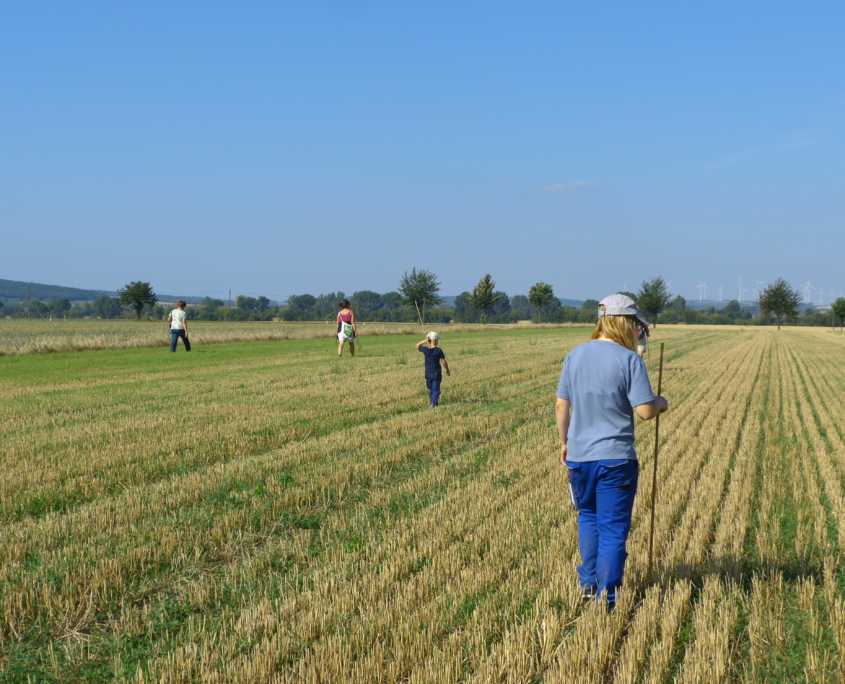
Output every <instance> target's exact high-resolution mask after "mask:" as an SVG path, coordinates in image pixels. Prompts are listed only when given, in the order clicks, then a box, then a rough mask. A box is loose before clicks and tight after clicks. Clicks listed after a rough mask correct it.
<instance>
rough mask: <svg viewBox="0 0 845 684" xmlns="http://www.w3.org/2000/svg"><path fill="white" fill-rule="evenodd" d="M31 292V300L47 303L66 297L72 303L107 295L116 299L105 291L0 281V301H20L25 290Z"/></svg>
mask: <svg viewBox="0 0 845 684" xmlns="http://www.w3.org/2000/svg"><path fill="white" fill-rule="evenodd" d="M28 289H29V290H31V291H32V297H33V299H37V300H38V301H40V302H49V301H52V300H54V299H56V298H57V297H67V298H68V299H69V300H70V301H72V302H85V301H93V300H95V299H97V297H102V296H103V295H109V296H110V297H116V296H117V292H108V291H106V290H83V289H80V288H78V287H64V286H62V285H45V284H43V283H24V282H22V281H20V280H2V279H0V301H4V302H10V301H22V300H23V299H24V298H25V297H26V292H27V290H28Z"/></svg>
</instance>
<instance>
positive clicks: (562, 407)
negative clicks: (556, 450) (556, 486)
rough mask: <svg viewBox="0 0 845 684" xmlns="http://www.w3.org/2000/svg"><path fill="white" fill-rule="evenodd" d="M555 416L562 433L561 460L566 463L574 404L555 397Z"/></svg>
mask: <svg viewBox="0 0 845 684" xmlns="http://www.w3.org/2000/svg"><path fill="white" fill-rule="evenodd" d="M555 418H556V419H557V433H558V435H560V462H561V463H563V464H564V465H566V448H567V447H566V442H567V439H568V434H569V421H570V420H571V419H572V404H571V403H570V402H569V401H568V400H566V399H561V398H560V397H555Z"/></svg>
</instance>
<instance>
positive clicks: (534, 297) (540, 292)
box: [528, 281, 555, 321]
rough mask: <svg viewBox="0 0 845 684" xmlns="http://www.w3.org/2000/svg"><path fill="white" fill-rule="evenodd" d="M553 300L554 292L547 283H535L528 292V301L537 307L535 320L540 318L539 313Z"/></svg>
mask: <svg viewBox="0 0 845 684" xmlns="http://www.w3.org/2000/svg"><path fill="white" fill-rule="evenodd" d="M554 298H555V293H554V290H553V289H552V286H551V285H549V284H548V283H544V282H542V281H540V282H539V283H535V284H534V285H532V286H531V287H530V289H529V290H528V301H529V302H531V304H533V305H534V306H536V307H537V320H538V321H539V320H540V318H541V314H540V311H541V310H542V308H543V307H544V306H548V305H549V304H551V303H552V301H553V300H554Z"/></svg>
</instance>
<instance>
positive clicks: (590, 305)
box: [581, 299, 599, 312]
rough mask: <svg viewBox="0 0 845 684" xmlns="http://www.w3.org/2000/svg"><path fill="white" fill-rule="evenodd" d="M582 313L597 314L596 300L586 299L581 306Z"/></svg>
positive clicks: (597, 305)
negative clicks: (590, 312)
mask: <svg viewBox="0 0 845 684" xmlns="http://www.w3.org/2000/svg"><path fill="white" fill-rule="evenodd" d="M581 310H582V311H595V312H598V310H599V300H598V299H587V300H585V301H584V303H583V304H582V305H581Z"/></svg>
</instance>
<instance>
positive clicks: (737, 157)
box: [710, 137, 830, 170]
mask: <svg viewBox="0 0 845 684" xmlns="http://www.w3.org/2000/svg"><path fill="white" fill-rule="evenodd" d="M827 142H830V139H829V138H809V137H801V138H795V139H793V140H788V141H786V142H783V143H781V144H780V145H770V146H769V147H759V148H757V149H753V150H743V151H741V152H736V153H735V154H730V155H728V156H727V157H724V158H723V159H720V160H719V161H717V162H715V163H714V164H712V165H711V166H710V168H711V169H712V170H717V169H724V168H727V167H729V166H734V165H735V164H741V163H742V162H745V161H748V160H749V159H755V158H757V157H765V156H769V155H773V154H784V153H786V152H796V151H798V150H803V149H806V148H808V147H815V146H816V145H823V144H824V143H827Z"/></svg>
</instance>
